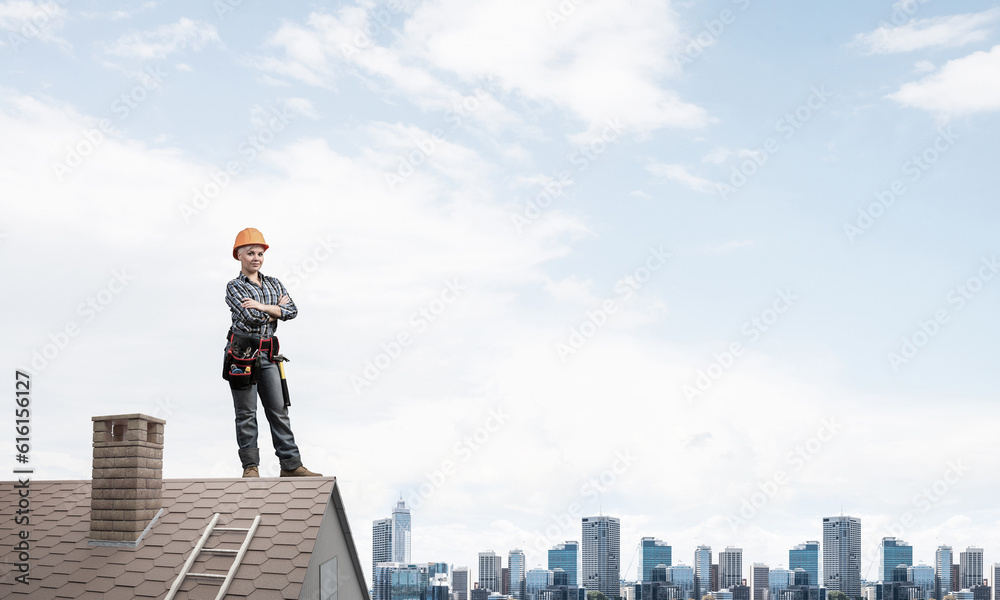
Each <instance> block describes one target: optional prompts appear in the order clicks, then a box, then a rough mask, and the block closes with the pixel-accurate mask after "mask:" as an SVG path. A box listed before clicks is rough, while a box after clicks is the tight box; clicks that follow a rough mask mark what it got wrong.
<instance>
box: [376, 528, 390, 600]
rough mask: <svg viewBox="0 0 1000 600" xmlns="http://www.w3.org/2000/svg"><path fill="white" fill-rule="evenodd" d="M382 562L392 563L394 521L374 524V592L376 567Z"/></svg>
mask: <svg viewBox="0 0 1000 600" xmlns="http://www.w3.org/2000/svg"><path fill="white" fill-rule="evenodd" d="M381 562H392V519H379V520H377V521H373V522H372V586H373V587H372V590H374V589H375V588H374V585H375V567H377V566H378V564H379V563H381Z"/></svg>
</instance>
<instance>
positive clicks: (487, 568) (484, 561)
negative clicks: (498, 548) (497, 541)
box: [479, 550, 502, 592]
mask: <svg viewBox="0 0 1000 600" xmlns="http://www.w3.org/2000/svg"><path fill="white" fill-rule="evenodd" d="M501 576H502V573H501V561H500V557H499V556H497V554H496V552H493V551H492V550H487V551H486V552H480V553H479V588H480V589H483V590H489V591H491V592H500V591H501V589H500V585H501V582H500V577H501Z"/></svg>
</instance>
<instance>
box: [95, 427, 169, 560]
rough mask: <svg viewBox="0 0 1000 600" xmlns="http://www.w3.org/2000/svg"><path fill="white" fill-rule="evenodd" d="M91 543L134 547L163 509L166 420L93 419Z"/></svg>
mask: <svg viewBox="0 0 1000 600" xmlns="http://www.w3.org/2000/svg"><path fill="white" fill-rule="evenodd" d="M92 420H93V422H94V474H93V484H92V486H91V496H90V543H91V544H92V545H100V546H135V545H137V544H138V541H139V538H140V537H142V534H143V532H144V531H145V529H146V527H147V526H148V525H150V524H151V523H152V522H153V520H154V518H155V517H156V516H157V515H158V513H159V511H160V509H161V508H162V506H163V425H164V423H166V421H164V420H163V419H157V418H155V417H150V416H147V415H142V414H131V415H110V416H105V417H93V418H92Z"/></svg>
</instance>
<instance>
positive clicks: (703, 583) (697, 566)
mask: <svg viewBox="0 0 1000 600" xmlns="http://www.w3.org/2000/svg"><path fill="white" fill-rule="evenodd" d="M693 566H694V597H695V598H696V600H701V597H702V596H704V595H705V594H709V593H711V592H712V589H711V588H712V547H711V546H698V547H697V548H696V549H695V551H694V565H693Z"/></svg>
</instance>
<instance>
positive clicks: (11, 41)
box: [0, 0, 70, 50]
mask: <svg viewBox="0 0 1000 600" xmlns="http://www.w3.org/2000/svg"><path fill="white" fill-rule="evenodd" d="M65 23H66V9H65V8H63V7H61V6H59V5H58V4H56V3H55V2H34V1H31V0H9V1H8V2H0V30H4V31H8V32H10V33H9V34H8V35H6V36H3V37H4V38H6V41H5V42H0V46H11V47H12V49H14V50H16V49H17V48H19V47H20V46H21V45H23V44H26V43H28V42H30V40H32V39H37V40H41V41H43V42H47V43H50V44H55V45H57V46H59V47H61V48H63V49H64V50H68V49H69V48H70V44H69V42H67V41H66V40H64V39H62V38H60V37H58V36H56V35H55V33H54V32H55V31H56V30H59V29H61V28H62V27H63V26H64V25H65Z"/></svg>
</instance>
